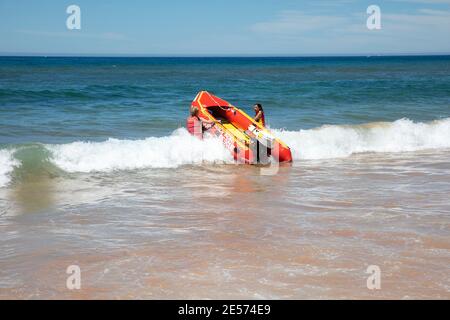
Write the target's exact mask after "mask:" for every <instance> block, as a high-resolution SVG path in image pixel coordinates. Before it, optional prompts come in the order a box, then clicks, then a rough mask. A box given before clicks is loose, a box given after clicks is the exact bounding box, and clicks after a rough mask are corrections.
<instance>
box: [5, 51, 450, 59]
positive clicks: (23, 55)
mask: <svg viewBox="0 0 450 320" xmlns="http://www.w3.org/2000/svg"><path fill="white" fill-rule="evenodd" d="M431 56H450V52H448V53H446V52H443V53H396V54H384V53H380V54H369V53H368V54H329V55H328V54H306V55H281V54H279V55H170V54H168V55H145V54H142V55H141V54H135V55H133V54H123V55H122V54H63V53H61V54H43V53H30V54H28V53H2V52H0V58H8V57H10V58H33V57H35V58H181V59H182V58H194V59H195V58H198V59H205V58H213V59H214V58H249V59H252V58H257V59H261V58H269V59H270V58H358V57H431Z"/></svg>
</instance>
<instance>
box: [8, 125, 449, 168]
mask: <svg viewBox="0 0 450 320" xmlns="http://www.w3.org/2000/svg"><path fill="white" fill-rule="evenodd" d="M273 132H274V134H275V136H277V137H279V138H280V139H282V140H283V141H284V142H285V143H286V144H287V145H288V146H289V147H290V148H291V150H292V153H293V158H294V160H300V159H329V158H343V157H348V156H350V155H352V154H356V153H362V152H405V151H417V150H425V149H440V148H450V118H448V119H443V120H436V121H432V122H428V123H421V122H418V123H414V122H413V121H411V120H408V119H400V120H397V121H394V122H376V123H368V124H363V125H354V126H350V125H343V126H342V125H326V126H322V127H319V128H315V129H309V130H300V131H283V130H273ZM46 148H47V149H48V150H50V151H51V153H52V158H51V159H50V160H51V161H52V162H53V163H54V164H56V165H57V166H58V167H60V168H61V169H63V170H65V171H67V172H95V171H98V172H109V171H114V170H133V169H141V168H175V167H178V166H180V165H186V164H193V165H195V164H201V163H205V162H206V163H233V159H232V157H231V155H230V152H229V151H228V150H227V149H225V148H224V146H223V144H222V142H221V140H219V139H215V138H210V139H205V140H203V141H201V140H198V139H196V138H194V137H192V136H191V135H189V134H188V133H187V131H186V130H185V129H182V128H181V129H178V130H176V131H174V132H173V133H172V135H170V136H165V137H149V138H146V139H143V140H118V139H108V140H107V141H103V142H73V143H68V144H61V145H47V146H46ZM9 166H10V168H11V164H10V165H9ZM0 173H1V172H0Z"/></svg>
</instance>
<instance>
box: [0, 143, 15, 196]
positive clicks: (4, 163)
mask: <svg viewBox="0 0 450 320" xmlns="http://www.w3.org/2000/svg"><path fill="white" fill-rule="evenodd" d="M16 166H19V161H18V160H16V159H14V157H13V151H12V150H0V188H1V187H4V186H6V185H7V184H8V183H9V182H10V181H11V173H12V171H13V170H14V167H16Z"/></svg>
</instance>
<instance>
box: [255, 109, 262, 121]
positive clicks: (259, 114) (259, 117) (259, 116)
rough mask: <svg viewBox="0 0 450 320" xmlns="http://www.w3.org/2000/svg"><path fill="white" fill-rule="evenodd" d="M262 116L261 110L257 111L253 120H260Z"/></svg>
mask: <svg viewBox="0 0 450 320" xmlns="http://www.w3.org/2000/svg"><path fill="white" fill-rule="evenodd" d="M261 117H262V111H259V112H258V114H257V115H256V116H255V121H259V120H261Z"/></svg>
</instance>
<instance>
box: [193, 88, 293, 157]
mask: <svg viewBox="0 0 450 320" xmlns="http://www.w3.org/2000/svg"><path fill="white" fill-rule="evenodd" d="M193 107H197V108H198V110H199V113H198V116H199V117H200V118H202V119H205V120H209V121H214V122H215V125H214V126H213V127H211V129H209V130H208V132H209V133H210V134H212V135H213V136H217V137H219V138H221V139H222V141H223V143H224V145H225V147H226V148H227V149H228V150H230V152H231V154H232V155H233V157H234V159H235V160H237V161H240V162H243V163H248V164H257V163H267V162H268V159H269V156H272V157H273V158H274V159H276V160H277V161H279V162H292V154H291V150H290V149H289V147H288V146H287V145H286V144H285V143H283V142H282V141H281V140H280V139H278V138H276V137H275V136H274V135H273V134H272V133H271V132H270V131H269V130H268V129H267V128H265V127H263V126H262V125H260V124H259V123H257V122H256V121H254V120H253V119H252V118H251V117H250V116H248V115H247V114H246V113H245V112H244V111H242V110H240V109H238V108H236V107H235V106H233V105H231V104H230V103H229V102H227V101H225V100H223V99H221V98H219V97H216V96H214V95H212V94H211V93H209V92H207V91H201V92H199V93H198V94H197V96H196V97H195V99H194V101H192V106H191V108H193Z"/></svg>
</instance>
